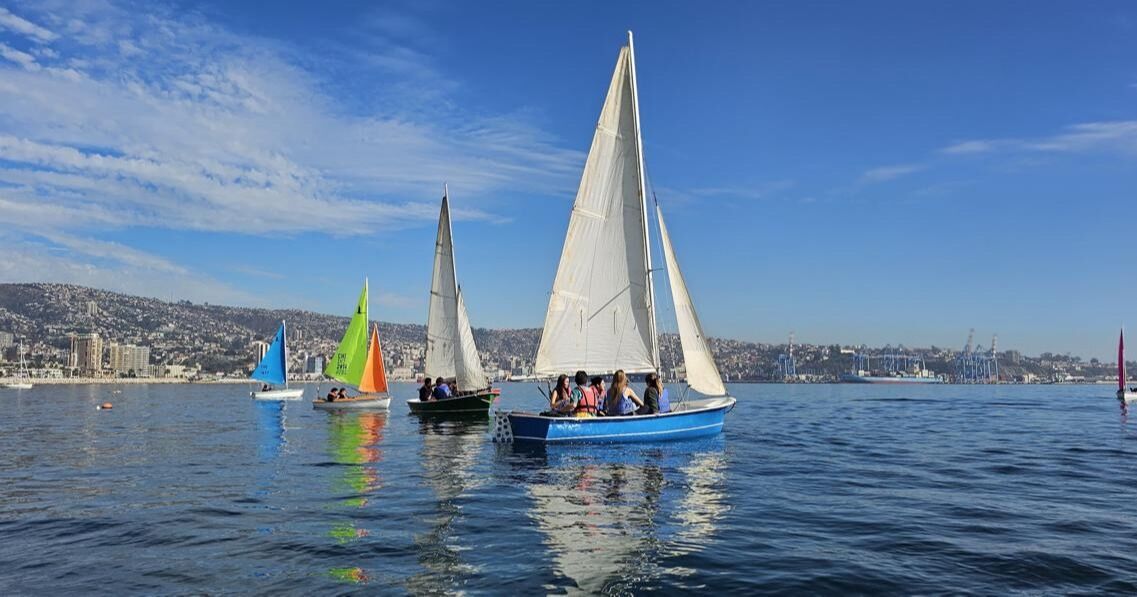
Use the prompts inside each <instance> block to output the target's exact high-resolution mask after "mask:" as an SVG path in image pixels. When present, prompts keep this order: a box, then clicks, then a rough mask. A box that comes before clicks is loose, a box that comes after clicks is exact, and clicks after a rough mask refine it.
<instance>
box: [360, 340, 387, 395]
mask: <svg viewBox="0 0 1137 597" xmlns="http://www.w3.org/2000/svg"><path fill="white" fill-rule="evenodd" d="M359 391H360V392H363V393H365V394H386V393H387V372H386V371H384V370H383V349H382V348H379V326H374V327H372V328H371V343H370V344H369V345H368V347H367V364H366V365H364V366H363V378H362V379H360V380H359Z"/></svg>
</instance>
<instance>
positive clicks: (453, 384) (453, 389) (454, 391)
mask: <svg viewBox="0 0 1137 597" xmlns="http://www.w3.org/2000/svg"><path fill="white" fill-rule="evenodd" d="M459 392H460V390H459V389H458V378H454V379H452V380H450V395H451V396H457V395H458V393H459Z"/></svg>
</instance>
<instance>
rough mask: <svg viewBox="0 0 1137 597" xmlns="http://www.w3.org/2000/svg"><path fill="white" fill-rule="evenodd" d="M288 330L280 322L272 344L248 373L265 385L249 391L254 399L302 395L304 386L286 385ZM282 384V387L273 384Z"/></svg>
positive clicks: (273, 398)
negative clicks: (259, 388)
mask: <svg viewBox="0 0 1137 597" xmlns="http://www.w3.org/2000/svg"><path fill="white" fill-rule="evenodd" d="M287 332H288V330H287V326H286V324H285V323H284V322H283V321H282V322H280V328H279V329H277V330H276V336H274V337H273V339H272V344H271V345H269V347H268V350H267V351H265V356H264V357H262V358H261V362H260V363H257V368H256V369H254V370H253V373H252V374H251V375H249V377H250V378H251V379H255V380H257V381H260V382H264V384H265V386H264V387H262V388H261V390H259V391H253V392H250V394H251V395H252V397H253V399H254V400H299V399H300V398H302V397H303V396H304V388H289V387H288V344H287V339H286V338H287V336H288V333H287ZM277 385H284V388H282V389H276V388H275V387H274V386H277Z"/></svg>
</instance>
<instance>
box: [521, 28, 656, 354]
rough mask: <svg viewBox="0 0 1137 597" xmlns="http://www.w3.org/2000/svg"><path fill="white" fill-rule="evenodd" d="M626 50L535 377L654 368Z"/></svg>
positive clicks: (577, 208)
mask: <svg viewBox="0 0 1137 597" xmlns="http://www.w3.org/2000/svg"><path fill="white" fill-rule="evenodd" d="M632 84H633V79H632V72H631V54H630V48H628V47H624V48H621V50H620V56H619V58H618V59H617V61H616V69H615V72H614V73H613V74H612V82H611V84H610V85H609V88H608V95H607V97H606V98H605V100H604V107H603V109H602V110H601V112H600V119H599V122H598V123H597V125H596V133H595V135H594V136H593V138H592V147H591V148H590V149H589V152H588V159H587V161H586V162H585V166H584V174H583V175H582V177H581V181H580V188H579V189H578V191H577V194H576V199H575V201H574V202H573V210H572V215H571V217H570V218H569V226H568V232H567V234H566V235H565V243H564V248H563V249H562V252H561V259H560V265H559V266H558V268H557V276H556V280H555V281H554V283H553V291H552V296H551V297H550V298H549V309H548V312H547V313H546V315H545V326H544V329H543V332H542V334H541V344H540V347H539V348H538V350H537V359H536V367H535V369H536V372H537V374H538V375H555V374H558V373H565V372H568V373H571V372H572V371H575V370H578V369H584V370H586V371H613V370H616V369H624V370H625V371H628V372H644V371H654V370H656V369H657V359H658V357H657V355H658V349H657V346H656V335H655V329H654V325H653V317H652V296H651V289H650V287H649V280H648V273H649V272H648V269H649V267H648V265H647V263H648V261H647V259H648V256H647V229H646V227H645V225H644V222H645V220H646V218H647V215H646V213H645V212H644V201H643V195H642V172H641V168H640V155H639V151H638V145H639V143H638V130H637V123H636V121H635V118H636V115H635V107H634V101H635V96H634V91H633V89H632Z"/></svg>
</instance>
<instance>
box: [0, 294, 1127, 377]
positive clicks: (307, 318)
mask: <svg viewBox="0 0 1137 597" xmlns="http://www.w3.org/2000/svg"><path fill="white" fill-rule="evenodd" d="M282 320H287V322H288V335H289V338H288V342H289V361H290V362H289V370H290V376H292V377H293V378H305V379H319V378H321V377H322V371H323V368H324V364H325V362H326V359H327V358H328V357H329V356H330V355H331V354H332V353H333V352H334V351H335V349H336V346H337V344H338V342H339V339H340V337H341V335H342V334H343V331H344V329H345V328H346V326H347V322H348V318H347V317H341V316H334V315H326V314H321V313H313V312H310V311H301V310H290V309H261V308H248V307H227V306H221V305H211V304H208V303H204V304H195V303H190V302H188V301H178V302H168V301H163V300H159V299H154V298H146V297H139V296H130V295H125V294H119V293H115V292H109V291H105V290H99V289H95V288H87V287H82V286H74V285H68V284H0V376H6V375H12V374H14V373H15V371H16V369H17V368H18V367H19V362H20V357H21V353H22V356H23V359H24V361H25V362H26V366H27V367H28V369H29V371H30V373H31V375H32V376H33V377H37V378H72V377H80V378H151V379H153V378H172V379H184V380H189V381H209V380H217V379H222V378H244V377H247V376H248V374H249V373H250V372H251V371H252V369H253V368H254V366H255V365H256V363H257V361H258V360H259V358H260V356H261V355H263V354H264V351H265V350H266V349H267V346H268V344H267V342H268V341H270V340H271V339H272V336H273V334H274V333H275V332H276V330H277V327H278V326H279V325H280V322H281V321H282ZM377 323H378V326H379V334H380V337H381V338H382V343H383V354H384V359H385V363H386V367H387V371H388V375H389V377H390V378H391V379H392V380H394V381H411V380H415V379H419V378H421V375H422V374H423V373H429V372H424V371H423V364H424V358H425V342H424V340H425V337H426V328H425V326H423V325H418V324H405V323H388V322H377ZM540 334H541V331H540V329H537V328H523V329H501V330H490V329H481V328H476V329H475V330H474V338H475V341H476V343H477V346H478V350H479V352H480V355H481V358H482V364H483V366H484V368H485V369H486V372H487V374H488V375H489V376H490V377H491V378H492V379H495V380H508V379H511V378H522V377H526V376H530V375H532V373H533V359H534V356H535V354H536V351H537V344H538V343H539V341H540ZM710 345H711V348H712V350H713V351H714V355H715V360H716V362H717V364H718V367H719V369H720V372H721V373H722V375H723V377H724V378H725V379H726V380H727V381H731V382H745V381H753V382H775V381H777V382H803V383H809V382H815V383H823V382H835V381H838V380H839V378H840V376H841V375H842V374H843V373H847V372H849V371H851V370H853V369H854V368H857V367H860V368H862V369H871V368H872V367H875V366H879V363H881V362H894V361H896V358H897V355H899V358H900V359H903V361H900V362H904V363H906V366H907V367H913V366H914V367H917V368H918V369H922V370H926V371H929V372H931V373H932V374H935V375H938V376H940V377H942V378H943V379H944V380H945V381H952V382H979V383H995V382H1000V383H1053V382H1093V381H1105V380H1110V379H1112V380H1116V379H1117V377H1116V375H1117V374H1116V363H1106V362H1100V361H1098V359H1090V360H1089V361H1083V360H1082V359H1081V358H1080V357H1077V356H1071V355H1068V354H1066V355H1061V354H1053V353H1042V354H1041V355H1039V356H1037V357H1029V356H1026V355H1023V354H1021V353H1019V352H1018V351H1016V350H1003V351H999V352H996V351H995V350H993V349H982V348H980V347H975V348H974V349H972V351H971V352H968V351H961V350H954V349H949V348H941V347H936V346H932V347H929V348H910V347H891V346H886V347H878V348H869V347H865V346H856V347H854V346H841V345H814V344H792V345H791V344H790V342H789V341H787V342H786V343H782V344H767V343H755V342H745V341H740V340H731V339H723V338H711V339H710ZM962 357H969V358H976V359H980V360H982V361H983V362H984V363H986V364H987V367H988V369H984V370H983V371H984V372H983V374H982V375H979V376H974V375H972V376H967V377H964V376H962V374H961V373H960V371H961V369H960V367H961V365H960V363H961V362H962V361H961V358H962ZM890 358H891V359H893V361H888V359H890ZM660 360H661V363H662V370H663V371H662V372H661V373H662V374H663V375H664V377H665V378H667V379H670V380H678V379H682V378H683V368H682V365H681V364H680V363H681V362H682V349H681V346H680V343H679V338H678V336H677V335H675V334H663V335H661V336H660ZM865 363H870V365H865ZM912 363H916V365H912ZM1134 369H1137V367H1134Z"/></svg>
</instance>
